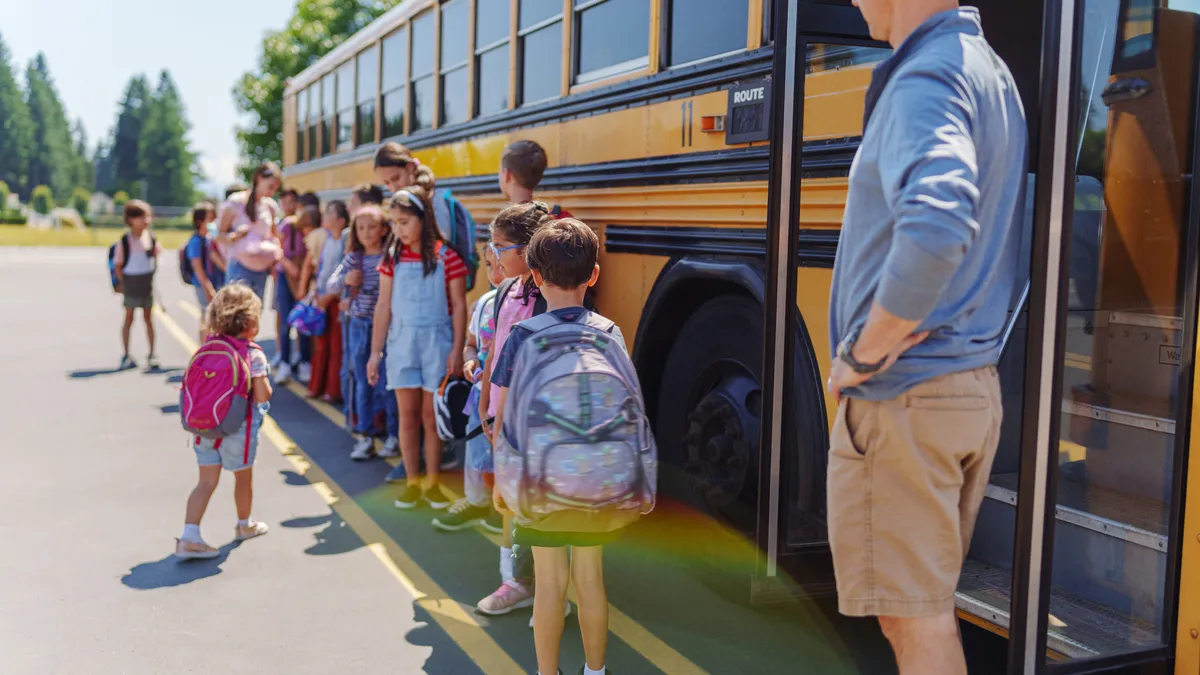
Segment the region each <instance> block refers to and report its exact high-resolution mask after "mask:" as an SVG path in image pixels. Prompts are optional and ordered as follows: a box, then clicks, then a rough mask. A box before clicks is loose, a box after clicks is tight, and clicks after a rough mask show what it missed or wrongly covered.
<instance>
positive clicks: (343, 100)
mask: <svg viewBox="0 0 1200 675" xmlns="http://www.w3.org/2000/svg"><path fill="white" fill-rule="evenodd" d="M352 147H354V61H353V60H351V61H347V62H346V63H345V64H343V65H342V66H341V67H340V68H338V69H337V149H338V150H345V149H347V148H352Z"/></svg>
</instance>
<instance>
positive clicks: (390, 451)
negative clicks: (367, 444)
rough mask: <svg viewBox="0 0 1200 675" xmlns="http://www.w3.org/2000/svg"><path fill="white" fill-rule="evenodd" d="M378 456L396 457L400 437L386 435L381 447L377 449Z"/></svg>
mask: <svg viewBox="0 0 1200 675" xmlns="http://www.w3.org/2000/svg"><path fill="white" fill-rule="evenodd" d="M379 456H380V457H398V456H400V439H399V438H396V437H395V436H388V437H387V440H386V441H384V442H383V449H382V450H380V451H379Z"/></svg>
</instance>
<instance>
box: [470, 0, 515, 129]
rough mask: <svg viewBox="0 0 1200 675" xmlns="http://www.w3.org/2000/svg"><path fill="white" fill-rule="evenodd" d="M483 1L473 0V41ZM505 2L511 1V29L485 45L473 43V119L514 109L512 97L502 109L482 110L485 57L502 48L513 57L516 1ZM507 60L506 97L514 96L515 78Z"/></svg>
mask: <svg viewBox="0 0 1200 675" xmlns="http://www.w3.org/2000/svg"><path fill="white" fill-rule="evenodd" d="M481 1H482V0H471V10H472V12H473V18H472V21H471V26H472V34H471V41H472V43H475V42H476V41H477V40H478V37H479V29H478V26H477V25H476V22H477V21H478V16H479V3H480V2H481ZM503 2H508V3H509V4H508V11H509V17H508V19H509V31H508V32H506V33H505V34H504V37H502V38H499V39H497V40H493V41H492V42H490V43H488V44H486V45H483V46H480V45H479V44H473V45H472V46H473V47H474V49H472V50H471V54H470V60H471V62H472V64H471V67H472V69H473V71H472V73H473V74H472V77H471V80H472V82H471V92H472V101H471V119H478V118H480V117H489V116H491V115H499V114H500V113H503V112H505V111H508V110H511V109H512V101H511V99H510V100H509V101H506V102H505V105H504V107H503V108H501V109H500V110H495V111H492V112H487V113H485V112H483V110H482V105H481V101H480V96H479V93H480V87H481V85H482V83H483V78H482V77H481V75H480V65H481V64H482V63H483V57H484V56H486V55H488V54H490V53H492V52H494V51H497V50H500V49H504V50H505V51H506V52H507V53H508V55H509V56H510V57H511V50H512V47H511V43H512V41H513V35H512V30H511V29H512V23H513V16H512V14H513V8H514V5H515V3H512V2H510V1H509V0H503ZM518 6H519V5H518ZM505 61H506V62H507V63H506V65H507V68H508V80H507V81H506V82H505V83H504V84H505V87H504V88H505V92H506V96H505V97H506V98H510V97H511V96H512V80H513V78H514V72H513V67H512V63H511V58H507V59H505Z"/></svg>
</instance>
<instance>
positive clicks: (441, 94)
mask: <svg viewBox="0 0 1200 675" xmlns="http://www.w3.org/2000/svg"><path fill="white" fill-rule="evenodd" d="M456 5H463V6H464V7H465V8H466V10H467V25H466V26H464V27H465V28H466V29H467V31H468V32H467V44H466V54H465V55H464V58H463V60H462V61H458V62H455V63H454V64H453V65H450V66H447V65H446V64H445V61H444V58H443V57H444V56H445V53H444V51H443V50H444V49H445V45H444V44H443V40H442V34H443V33H444V32H445V30H446V22H445V14H446V8H447V7H451V8H453V7H455V6H456ZM474 5H475V3H474V2H473V1H472V0H446V1H445V2H442V3H439V4H438V13H437V60H436V62H435V64H434V72H435V73H436V74H437V85H436V88H437V115H436V119H435V120H434V122H435V124H434V128H436V129H441V128H442V127H445V126H454V125H457V124H466V123H467V122H470V121H471V120H472V119H474V118H475V114H474V110H473V108H474V105H473V104H472V100H471V99H472V91H471V90H472V89H473V86H472V83H471V61H472V60H473V59H474V49H473V48H472V47H473V45H472V39H471V30H472V26H471V24H472V18H473V16H474V13H475V8H474ZM460 70H464V71H466V73H467V83H466V84H467V90H466V92H465V94H466V96H467V101H466V109H467V116H466V118H465V119H462V120H458V121H455V122H450V123H447V122H446V86H445V83H446V76H447V75H453V74H455V73H457V72H458V71H460Z"/></svg>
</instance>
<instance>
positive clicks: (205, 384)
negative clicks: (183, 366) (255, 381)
mask: <svg viewBox="0 0 1200 675" xmlns="http://www.w3.org/2000/svg"><path fill="white" fill-rule="evenodd" d="M251 348H254V349H261V347H259V346H258V345H256V344H254V343H253V342H247V341H246V340H238V339H235V338H231V337H228V336H225V335H210V336H208V338H206V339H205V340H204V344H202V345H200V349H198V350H196V353H195V354H193V355H192V359H191V361H189V362H188V365H187V370H185V371H184V372H183V386H182V387H181V390H180V392H179V413H180V416H181V417H182V418H183V428H184V429H186V430H187V431H188V433H191V434H193V435H195V436H196V439H197V442H199V439H201V438H212V439H223V438H226V437H228V436H232V435H233V434H234V432H236V431H237V430H238V429H239V428H240V427H241V426H242V424H243V423H244V422H248V421H249V420H250V416H251V415H252V414H253V411H254V406H253V405H252V402H253V401H252V399H253V392H254V388H253V386H252V385H251V383H250V349H251ZM249 433H250V424H246V434H247V439H246V442H247V447H249V445H248V444H249Z"/></svg>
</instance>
